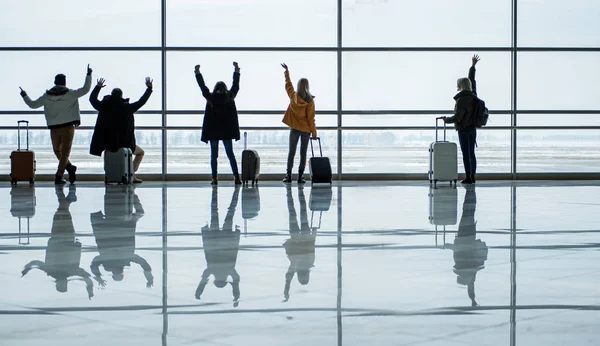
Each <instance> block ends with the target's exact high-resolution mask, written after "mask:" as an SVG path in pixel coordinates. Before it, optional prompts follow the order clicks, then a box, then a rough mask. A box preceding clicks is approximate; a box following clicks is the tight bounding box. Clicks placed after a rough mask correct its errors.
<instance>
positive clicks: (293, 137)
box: [287, 129, 310, 174]
mask: <svg viewBox="0 0 600 346" xmlns="http://www.w3.org/2000/svg"><path fill="white" fill-rule="evenodd" d="M298 140H301V141H300V165H299V166H298V172H300V173H304V168H305V167H306V152H307V151H308V141H309V140H310V132H302V131H298V130H294V129H290V149H289V151H288V159H287V173H290V174H291V173H292V168H293V167H294V156H296V148H297V147H298Z"/></svg>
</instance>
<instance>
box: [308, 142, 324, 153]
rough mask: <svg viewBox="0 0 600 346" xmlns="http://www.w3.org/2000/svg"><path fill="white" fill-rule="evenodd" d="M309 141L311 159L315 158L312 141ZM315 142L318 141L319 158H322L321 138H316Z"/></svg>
mask: <svg viewBox="0 0 600 346" xmlns="http://www.w3.org/2000/svg"><path fill="white" fill-rule="evenodd" d="M309 141H310V151H311V153H312V157H315V149H314V148H313V144H312V139H309ZM317 141H319V151H320V152H321V157H323V148H322V147H321V137H317Z"/></svg>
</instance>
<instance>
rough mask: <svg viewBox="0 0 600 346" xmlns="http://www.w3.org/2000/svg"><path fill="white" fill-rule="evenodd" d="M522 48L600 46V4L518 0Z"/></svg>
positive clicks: (575, 0) (587, 0) (573, 0)
mask: <svg viewBox="0 0 600 346" xmlns="http://www.w3.org/2000/svg"><path fill="white" fill-rule="evenodd" d="M517 6H518V11H517V13H518V14H517V15H518V21H519V22H518V25H517V29H518V35H519V41H518V42H519V45H520V46H524V47H598V46H599V45H600V37H599V36H598V32H600V22H599V21H598V17H600V2H598V1H596V0H571V1H568V2H565V1H561V0H544V1H539V0H518V2H517Z"/></svg>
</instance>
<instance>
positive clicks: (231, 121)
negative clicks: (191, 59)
mask: <svg viewBox="0 0 600 346" xmlns="http://www.w3.org/2000/svg"><path fill="white" fill-rule="evenodd" d="M196 81H197V82H198V86H199V87H200V90H202V96H204V98H205V99H206V110H205V112H204V121H203V123H202V137H201V140H202V141H203V142H205V143H208V142H209V141H211V140H224V139H235V140H236V141H237V140H239V139H240V124H239V121H238V114H237V109H236V107H235V97H236V95H237V93H238V91H239V90H240V73H239V72H234V73H233V84H232V85H231V89H230V90H229V91H227V92H226V93H211V92H210V90H209V89H208V88H207V87H206V84H205V83H204V78H202V74H201V73H197V74H196Z"/></svg>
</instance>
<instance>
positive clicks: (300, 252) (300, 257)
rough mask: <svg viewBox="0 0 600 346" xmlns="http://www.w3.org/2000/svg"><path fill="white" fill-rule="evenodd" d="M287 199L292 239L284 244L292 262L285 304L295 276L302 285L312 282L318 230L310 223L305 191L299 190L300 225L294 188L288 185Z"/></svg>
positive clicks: (286, 279)
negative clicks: (311, 271) (311, 274)
mask: <svg viewBox="0 0 600 346" xmlns="http://www.w3.org/2000/svg"><path fill="white" fill-rule="evenodd" d="M286 198H287V208H288V216H289V231H290V238H289V239H288V240H286V241H285V242H284V243H283V247H284V248H285V253H286V255H287V257H288V260H289V261H290V266H289V267H288V270H287V273H285V288H284V290H283V297H284V300H283V302H287V301H288V300H289V299H290V286H291V284H292V279H293V278H294V275H297V277H298V282H299V283H300V284H301V285H307V284H308V282H309V281H310V269H311V268H312V267H314V264H315V241H316V238H317V230H316V228H315V229H313V228H311V226H310V225H309V223H308V213H307V210H306V198H305V197H304V189H303V188H302V187H299V188H298V202H299V204H300V223H299V224H298V215H297V214H296V208H295V207H294V200H293V198H292V188H291V186H289V185H286Z"/></svg>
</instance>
